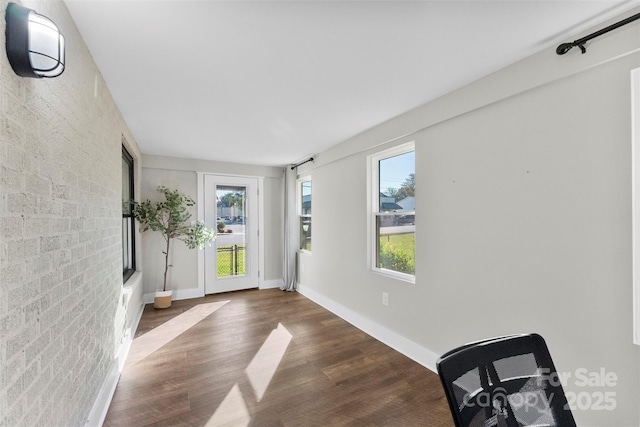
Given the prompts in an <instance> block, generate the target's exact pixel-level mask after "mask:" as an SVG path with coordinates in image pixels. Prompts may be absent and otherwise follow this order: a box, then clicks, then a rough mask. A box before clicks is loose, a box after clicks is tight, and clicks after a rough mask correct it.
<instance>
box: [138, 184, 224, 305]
mask: <svg viewBox="0 0 640 427" xmlns="http://www.w3.org/2000/svg"><path fill="white" fill-rule="evenodd" d="M157 190H158V191H159V192H160V193H162V194H163V195H164V199H165V200H163V201H160V202H152V201H150V200H148V199H147V200H145V201H144V202H142V203H136V204H135V207H134V209H133V215H134V216H135V218H136V219H137V220H138V221H139V222H140V231H141V232H145V231H147V230H152V231H158V232H160V234H162V237H163V238H164V240H165V243H166V245H165V247H164V248H163V250H162V253H163V254H164V282H163V284H162V291H160V290H157V291H156V294H155V298H154V303H153V305H154V307H156V308H167V307H170V306H171V299H172V297H173V291H172V290H167V272H168V271H169V267H171V264H169V249H170V248H171V241H172V240H173V239H177V240H181V241H183V242H184V243H185V245H186V246H187V247H188V248H189V249H196V248H198V249H202V248H204V246H205V245H206V244H207V243H209V242H211V241H212V240H214V239H215V232H214V231H213V230H212V229H208V228H206V227H205V225H204V224H203V223H201V222H195V223H193V224H191V221H190V219H191V213H190V212H189V208H190V207H191V206H193V205H195V202H194V200H193V199H192V198H191V197H189V196H187V195H185V194H181V193H179V192H178V190H169V189H168V188H167V187H164V186H159V187H158V189H157Z"/></svg>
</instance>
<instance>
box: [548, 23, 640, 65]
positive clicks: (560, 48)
mask: <svg viewBox="0 0 640 427" xmlns="http://www.w3.org/2000/svg"><path fill="white" fill-rule="evenodd" d="M636 19H640V13H637V14H635V15H633V16H630V17H628V18H627V19H623V20H622V21H619V22H616V23H615V24H612V25H609V26H608V27H606V28H603V29H601V30H600V31H596V32H595V33H591V34H589V35H588V36H585V37H583V38H581V39H578V40H576V41H574V42H571V43H562V44H561V45H560V46H558V47H557V48H556V53H557V54H558V55H564V54H565V53H567V52H569V51H570V50H571V48H573V47H574V46H578V47H579V48H580V50H581V51H582V53H583V54H584V53H586V52H587V48H586V47H584V44H585V43H586V42H588V41H589V40H591V39H595V38H596V37H599V36H601V35H603V34H605V33H608V32H609V31H611V30H615V29H616V28H620V27H622V26H623V25H627V24H628V23H630V22H633V21H635V20H636Z"/></svg>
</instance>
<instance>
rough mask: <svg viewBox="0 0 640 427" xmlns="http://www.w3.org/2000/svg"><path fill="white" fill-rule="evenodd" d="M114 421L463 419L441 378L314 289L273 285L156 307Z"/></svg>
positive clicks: (432, 422) (135, 350) (385, 422)
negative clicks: (314, 295) (323, 303)
mask: <svg viewBox="0 0 640 427" xmlns="http://www.w3.org/2000/svg"><path fill="white" fill-rule="evenodd" d="M225 301H227V302H225ZM172 337H175V338H173V339H171V338H172ZM169 339H171V340H170V341H169V342H167V343H164V342H163V340H169ZM156 348H157V349H156ZM154 349H156V350H155V351H153V352H152V350H154ZM276 368H277V369H276ZM104 425H105V426H222V425H225V426H248V425H252V426H343V425H344V426H437V427H445V426H452V425H453V421H452V420H451V416H450V414H449V409H448V406H447V402H446V399H445V397H444V394H443V392H442V388H441V385H440V380H439V378H438V376H437V375H436V374H434V373H432V372H431V371H429V370H428V369H426V368H424V367H423V366H421V365H419V364H417V363H415V362H413V361H412V360H410V359H408V358H407V357H405V356H403V355H402V354H400V353H398V352H396V351H394V350H392V349H391V348H389V347H387V346H386V345H384V344H382V343H380V342H379V341H377V340H375V339H373V338H371V337H370V336H368V335H366V334H365V333H363V332H362V331H360V330H359V329H357V328H355V327H353V326H352V325H350V324H349V323H347V322H346V321H344V320H342V319H341V318H339V317H337V316H335V315H334V314H332V313H330V312H328V311H327V310H325V309H323V308H322V307H320V306H318V305H316V304H315V303H313V302H311V301H309V300H308V299H306V298H305V297H304V296H302V295H300V294H298V293H295V292H282V291H280V290H277V289H273V290H262V291H257V290H251V291H242V292H233V293H227V294H219V295H211V296H207V297H205V298H200V299H192V300H184V301H174V303H173V306H172V307H171V308H169V309H166V310H155V309H154V308H153V306H152V305H148V306H147V307H146V308H145V311H144V314H143V316H142V320H141V321H140V325H139V327H138V331H137V333H136V339H135V340H134V344H133V346H132V349H131V352H130V354H129V358H128V360H127V364H126V366H125V369H124V371H123V373H122V376H121V378H120V382H119V383H118V387H117V389H116V392H115V395H114V397H113V401H112V403H111V406H110V408H109V412H108V414H107V418H106V420H105V424H104Z"/></svg>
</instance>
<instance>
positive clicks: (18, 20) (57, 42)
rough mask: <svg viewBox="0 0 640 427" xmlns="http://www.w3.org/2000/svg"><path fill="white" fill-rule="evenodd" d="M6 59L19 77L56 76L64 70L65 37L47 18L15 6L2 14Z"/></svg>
mask: <svg viewBox="0 0 640 427" xmlns="http://www.w3.org/2000/svg"><path fill="white" fill-rule="evenodd" d="M5 21H6V23H7V26H6V32H5V35H6V39H7V40H6V43H7V57H8V58H9V63H10V64H11V68H13V71H14V72H15V73H16V74H17V75H19V76H22V77H35V78H41V77H57V76H59V75H60V74H62V72H63V71H64V37H63V36H62V34H60V30H58V27H57V26H56V24H54V23H53V21H51V20H50V19H49V18H47V17H46V16H43V15H40V14H38V13H36V12H35V11H34V10H31V9H27V8H26V7H22V6H19V5H17V4H15V3H9V4H8V5H7V11H6V14H5Z"/></svg>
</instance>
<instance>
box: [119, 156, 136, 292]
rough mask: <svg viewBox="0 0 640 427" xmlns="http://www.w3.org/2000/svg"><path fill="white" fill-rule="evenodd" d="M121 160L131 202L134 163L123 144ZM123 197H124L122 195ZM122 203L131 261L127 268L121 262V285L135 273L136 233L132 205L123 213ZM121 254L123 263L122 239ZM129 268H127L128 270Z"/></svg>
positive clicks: (123, 243) (133, 186) (123, 249)
mask: <svg viewBox="0 0 640 427" xmlns="http://www.w3.org/2000/svg"><path fill="white" fill-rule="evenodd" d="M122 160H123V161H124V162H125V163H126V164H127V166H128V168H129V171H128V172H129V195H130V196H131V200H133V196H134V194H135V193H134V188H135V185H134V172H135V167H134V164H135V161H134V159H133V156H132V155H131V154H129V151H128V150H127V148H126V147H125V145H124V144H122ZM122 196H123V197H124V195H122ZM122 202H123V210H122V219H123V224H124V221H125V219H126V220H127V222H128V225H129V233H128V242H127V243H128V245H127V246H128V248H127V249H128V251H127V252H128V253H129V258H130V260H131V262H130V263H129V265H128V266H125V265H124V262H123V266H122V267H123V268H122V283H123V284H125V283H126V282H127V280H129V278H130V277H131V276H132V275H133V273H135V271H136V233H135V217H134V216H133V203H130V204H129V211H128V212H125V211H124V200H122ZM122 235H123V237H124V230H123V231H122ZM122 245H123V246H122V253H123V261H124V253H125V248H124V245H125V242H124V239H123V241H122ZM128 267H129V268H128Z"/></svg>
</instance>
